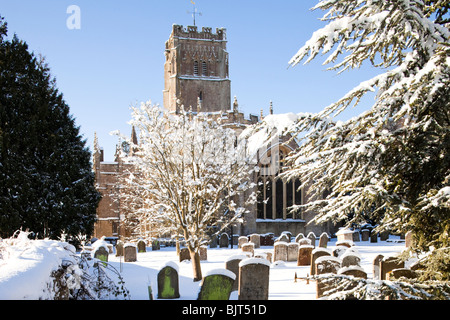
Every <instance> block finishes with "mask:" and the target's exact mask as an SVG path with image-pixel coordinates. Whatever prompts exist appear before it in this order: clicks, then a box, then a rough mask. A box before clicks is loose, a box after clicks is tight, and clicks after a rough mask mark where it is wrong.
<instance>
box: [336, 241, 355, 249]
mask: <svg viewBox="0 0 450 320" xmlns="http://www.w3.org/2000/svg"><path fill="white" fill-rule="evenodd" d="M336 246H344V247H347V248H351V247H352V246H353V241H352V240H339V241H337V242H336Z"/></svg>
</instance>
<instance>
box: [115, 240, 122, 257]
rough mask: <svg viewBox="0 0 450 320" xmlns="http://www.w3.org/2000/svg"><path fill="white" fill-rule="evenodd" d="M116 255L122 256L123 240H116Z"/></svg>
mask: <svg viewBox="0 0 450 320" xmlns="http://www.w3.org/2000/svg"><path fill="white" fill-rule="evenodd" d="M116 257H123V242H122V241H117V244H116Z"/></svg>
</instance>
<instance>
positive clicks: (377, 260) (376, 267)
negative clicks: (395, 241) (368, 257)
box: [372, 254, 384, 280]
mask: <svg viewBox="0 0 450 320" xmlns="http://www.w3.org/2000/svg"><path fill="white" fill-rule="evenodd" d="M383 258H384V256H383V255H382V254H379V255H377V256H376V257H375V258H374V259H373V263H372V266H373V279H375V280H380V279H381V277H380V262H381V260H383Z"/></svg>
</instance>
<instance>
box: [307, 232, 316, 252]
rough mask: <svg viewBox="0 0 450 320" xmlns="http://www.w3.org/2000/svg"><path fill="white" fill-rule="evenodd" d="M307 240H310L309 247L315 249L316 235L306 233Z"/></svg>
mask: <svg viewBox="0 0 450 320" xmlns="http://www.w3.org/2000/svg"><path fill="white" fill-rule="evenodd" d="M307 238H308V239H309V240H311V245H312V246H313V247H314V248H315V247H316V235H315V234H314V232H312V231H311V232H310V233H308V236H307Z"/></svg>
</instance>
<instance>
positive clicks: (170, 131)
mask: <svg viewBox="0 0 450 320" xmlns="http://www.w3.org/2000/svg"><path fill="white" fill-rule="evenodd" d="M132 110H133V112H132V121H131V122H130V123H131V125H133V126H134V127H135V128H136V129H137V131H138V132H139V133H138V135H139V143H138V144H137V145H136V144H135V143H133V141H132V140H131V139H129V138H127V137H122V139H124V141H126V142H127V143H128V144H129V146H130V149H129V150H132V152H129V153H128V154H127V155H124V156H125V157H124V158H123V159H124V161H126V162H128V163H130V164H132V166H130V167H132V168H133V170H129V171H128V172H127V173H126V174H125V176H124V179H122V183H123V184H124V186H123V187H122V188H121V190H122V191H121V198H122V199H124V200H125V201H126V202H128V203H133V204H139V205H138V206H137V207H136V209H135V212H134V217H135V218H137V219H138V220H139V223H140V224H141V225H151V226H152V228H153V229H152V231H153V232H159V233H161V234H167V233H169V234H172V235H180V234H181V235H182V236H183V237H184V238H185V241H186V246H187V248H188V249H189V252H190V255H191V261H192V264H193V271H194V281H200V280H201V279H202V273H201V267H200V256H199V248H200V246H201V245H202V243H205V241H207V240H208V235H207V230H208V228H210V227H214V226H218V227H219V228H218V230H219V231H218V232H221V230H223V229H224V228H225V227H227V226H229V225H230V224H231V223H233V222H235V221H236V220H237V219H238V218H239V217H241V216H242V215H243V213H244V212H245V211H246V209H244V207H245V205H246V204H249V203H251V202H253V201H255V199H256V197H255V195H254V193H253V192H251V190H250V191H249V192H245V195H246V197H247V199H245V201H244V204H240V205H241V207H239V206H238V205H237V203H236V202H238V201H237V198H238V196H239V195H241V196H242V194H243V193H244V191H246V190H248V189H249V188H250V189H251V188H253V187H254V185H253V183H251V175H252V172H253V170H254V169H255V165H254V164H253V165H252V164H251V161H250V158H249V157H247V153H246V143H245V141H240V139H239V137H237V135H236V133H235V131H234V130H233V129H230V128H226V127H224V126H223V125H221V123H220V122H221V120H220V117H218V115H211V114H206V113H198V114H195V115H194V114H193V113H192V112H186V111H181V112H180V113H179V114H173V113H170V112H169V111H167V110H165V109H163V108H160V107H158V106H152V105H151V103H149V102H148V103H143V104H141V107H140V108H136V107H135V108H132ZM214 118H216V119H214Z"/></svg>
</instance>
